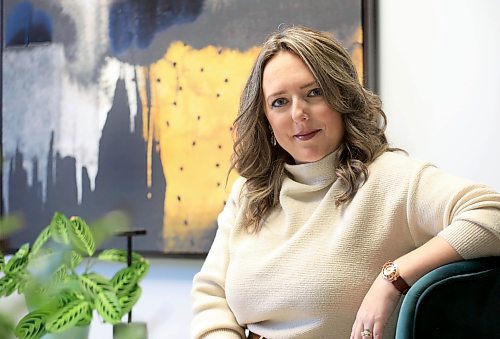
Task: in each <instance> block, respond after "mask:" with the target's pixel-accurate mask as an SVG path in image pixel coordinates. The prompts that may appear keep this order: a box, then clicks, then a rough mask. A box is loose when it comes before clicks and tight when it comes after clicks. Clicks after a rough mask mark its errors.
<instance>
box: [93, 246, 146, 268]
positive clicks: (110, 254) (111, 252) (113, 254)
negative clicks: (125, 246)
mask: <svg viewBox="0 0 500 339" xmlns="http://www.w3.org/2000/svg"><path fill="white" fill-rule="evenodd" d="M97 259H99V260H104V261H114V262H121V263H125V264H126V263H127V251H126V250H118V249H107V250H104V251H102V252H101V253H99V255H98V256H97ZM140 261H144V258H143V257H142V256H141V255H140V254H138V253H135V252H132V263H135V262H140Z"/></svg>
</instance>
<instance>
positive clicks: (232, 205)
mask: <svg viewBox="0 0 500 339" xmlns="http://www.w3.org/2000/svg"><path fill="white" fill-rule="evenodd" d="M242 184H243V179H242V178H240V179H238V180H237V181H236V182H235V183H234V185H233V188H232V190H231V194H230V197H229V199H228V201H227V202H226V205H225V207H224V210H223V211H222V212H221V213H220V214H219V217H218V219H217V223H218V229H217V233H216V235H215V239H214V242H213V243H212V247H211V248H210V251H209V252H208V255H207V258H206V259H205V262H204V264H203V266H202V268H201V270H200V272H198V273H197V274H196V275H195V277H194V278H193V287H192V291H191V294H192V299H193V318H192V321H191V336H192V338H195V339H199V338H203V339H205V338H218V339H219V338H220V339H240V338H245V334H244V333H245V332H244V328H243V327H241V326H240V325H239V324H238V322H237V320H236V318H235V316H234V314H233V313H232V311H231V309H230V307H229V305H228V304H227V301H226V293H225V280H226V271H227V267H228V265H229V237H230V232H231V229H232V228H233V227H234V222H235V219H236V213H237V210H238V200H239V195H240V191H241V187H242Z"/></svg>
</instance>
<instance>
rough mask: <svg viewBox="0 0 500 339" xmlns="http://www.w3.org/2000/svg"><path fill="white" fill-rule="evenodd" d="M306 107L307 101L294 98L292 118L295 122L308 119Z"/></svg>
mask: <svg viewBox="0 0 500 339" xmlns="http://www.w3.org/2000/svg"><path fill="white" fill-rule="evenodd" d="M305 108H306V103H305V102H303V101H302V100H300V99H297V100H294V101H293V103H292V120H293V121H295V122H301V121H304V120H305V119H307V115H306V112H305Z"/></svg>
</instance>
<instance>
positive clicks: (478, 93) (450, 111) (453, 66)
mask: <svg viewBox="0 0 500 339" xmlns="http://www.w3.org/2000/svg"><path fill="white" fill-rule="evenodd" d="M379 3H380V12H379V13H380V17H379V32H380V41H379V51H380V54H379V59H380V68H379V74H380V88H379V92H380V94H381V97H382V100H383V102H384V109H385V111H386V113H387V115H388V131H387V135H388V137H389V141H390V142H392V143H393V144H394V145H395V146H399V147H402V148H404V149H406V150H407V151H409V153H410V155H413V156H415V157H418V158H421V159H423V160H429V161H432V162H433V163H435V164H436V165H438V166H439V167H441V168H443V169H445V170H447V171H450V172H452V173H455V174H458V175H461V176H465V177H468V178H470V179H473V180H476V181H481V182H484V183H487V184H489V185H490V186H493V187H494V188H495V189H496V190H500V129H499V128H500V39H499V38H498V34H499V33H500V20H498V14H499V13H500V1H498V0H479V1H469V0H419V1H414V0H381V1H379Z"/></svg>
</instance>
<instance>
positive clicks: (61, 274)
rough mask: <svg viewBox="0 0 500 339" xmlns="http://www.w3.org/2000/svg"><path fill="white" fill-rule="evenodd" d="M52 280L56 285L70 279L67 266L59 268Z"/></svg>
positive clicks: (53, 274)
mask: <svg viewBox="0 0 500 339" xmlns="http://www.w3.org/2000/svg"><path fill="white" fill-rule="evenodd" d="M51 278H52V282H54V283H59V282H61V281H64V280H66V279H67V278H68V267H67V266H66V265H65V264H63V265H61V266H59V268H58V269H57V270H55V271H54V273H52V276H51Z"/></svg>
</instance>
